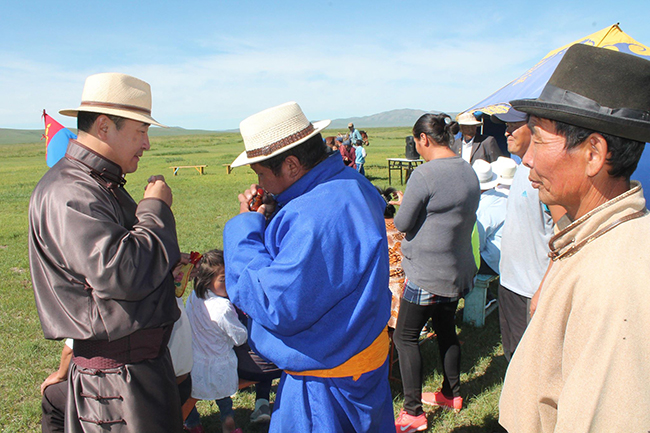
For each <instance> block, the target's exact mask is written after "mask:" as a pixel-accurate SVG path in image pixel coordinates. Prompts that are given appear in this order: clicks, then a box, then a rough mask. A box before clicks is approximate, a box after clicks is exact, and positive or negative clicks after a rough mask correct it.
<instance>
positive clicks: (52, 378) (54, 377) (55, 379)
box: [41, 371, 67, 395]
mask: <svg viewBox="0 0 650 433" xmlns="http://www.w3.org/2000/svg"><path fill="white" fill-rule="evenodd" d="M66 379H67V377H66V376H61V375H60V374H59V372H58V371H55V372H54V373H52V374H50V375H49V376H47V379H45V380H44V381H43V383H41V395H43V393H44V392H45V388H47V387H48V386H50V385H54V384H55V383H60V382H63V381H64V380H66Z"/></svg>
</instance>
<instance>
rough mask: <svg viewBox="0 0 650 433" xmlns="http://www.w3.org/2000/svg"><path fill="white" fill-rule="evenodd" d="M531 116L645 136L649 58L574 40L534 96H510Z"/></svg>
mask: <svg viewBox="0 0 650 433" xmlns="http://www.w3.org/2000/svg"><path fill="white" fill-rule="evenodd" d="M510 104H511V105H512V106H513V107H514V108H515V109H517V110H520V111H523V112H526V113H529V114H531V115H533V116H537V117H541V118H546V119H550V120H555V121H560V122H564V123H568V124H570V125H574V126H578V127H582V128H586V129H590V130H593V131H596V132H600V133H604V134H610V135H614V136H617V137H622V138H626V139H629V140H634V141H640V142H648V141H650V61H648V60H646V59H644V58H641V57H638V56H635V55H632V54H625V53H621V52H618V51H615V50H612V49H607V48H599V47H593V46H590V45H585V44H574V45H572V46H571V47H569V49H567V51H566V53H565V54H564V57H562V60H561V61H560V63H559V64H558V66H557V68H556V69H555V72H553V75H552V76H551V78H550V79H549V81H548V83H547V84H546V86H544V90H542V93H541V94H540V95H539V97H538V98H536V99H517V100H514V101H510Z"/></svg>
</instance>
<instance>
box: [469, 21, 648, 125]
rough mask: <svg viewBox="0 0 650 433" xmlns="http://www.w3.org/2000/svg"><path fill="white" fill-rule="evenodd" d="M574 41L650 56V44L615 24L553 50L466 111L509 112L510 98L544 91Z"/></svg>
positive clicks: (525, 96) (522, 97)
mask: <svg viewBox="0 0 650 433" xmlns="http://www.w3.org/2000/svg"><path fill="white" fill-rule="evenodd" d="M574 44H588V45H593V46H596V47H602V48H608V49H610V50H617V51H620V52H623V53H628V54H634V55H636V56H639V57H643V58H645V59H647V60H650V48H649V47H647V46H645V45H643V44H641V43H640V42H637V41H636V40H634V39H633V38H631V37H630V36H629V35H628V34H627V33H625V32H623V30H621V28H620V27H619V26H618V24H614V25H612V26H609V27H607V28H605V29H603V30H600V31H598V32H596V33H593V34H591V35H589V36H587V37H584V38H582V39H578V40H577V41H574V42H572V43H570V44H567V45H564V46H563V47H560V48H558V49H556V50H553V51H551V52H550V53H548V54H547V55H546V56H544V58H543V59H542V60H540V61H539V62H538V63H537V64H536V65H535V66H533V67H532V68H530V69H529V70H527V71H526V72H525V73H524V74H522V75H521V76H520V77H519V78H517V79H515V80H513V81H511V82H510V83H508V84H506V85H505V86H503V87H502V88H501V89H499V90H497V91H496V92H494V93H493V94H492V95H490V96H488V97H487V98H485V99H484V100H482V101H481V102H479V103H478V104H476V105H474V106H472V107H471V108H469V109H467V110H465V111H464V112H467V111H471V112H476V111H481V112H483V113H485V114H488V115H491V114H497V113H505V112H507V111H508V110H509V109H510V104H509V103H508V101H512V100H514V99H524V98H537V97H538V96H539V95H540V94H541V93H542V90H543V89H544V86H545V85H546V83H547V82H548V80H549V79H550V78H551V75H553V72H554V71H555V68H556V67H557V65H558V64H559V63H560V60H562V57H564V53H565V52H566V50H567V49H568V48H569V47H570V46H571V45H574Z"/></svg>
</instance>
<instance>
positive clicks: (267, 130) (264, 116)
mask: <svg viewBox="0 0 650 433" xmlns="http://www.w3.org/2000/svg"><path fill="white" fill-rule="evenodd" d="M310 126H312V124H311V122H310V121H309V120H308V119H307V117H306V116H305V114H304V113H303V112H302V109H301V108H300V106H299V105H298V104H297V103H296V102H286V103H284V104H282V105H278V106H276V107H271V108H267V109H266V110H263V111H260V112H259V113H256V114H253V115H252V116H250V117H247V118H246V119H244V120H242V121H241V122H240V124H239V131H240V132H241V136H242V138H243V139H244V147H245V148H246V150H247V151H251V150H255V149H259V148H262V147H266V146H270V145H272V144H274V143H277V142H279V141H281V140H283V139H290V138H291V137H292V136H294V135H295V134H299V133H300V132H301V131H305V130H308V129H309V128H310ZM288 141H290V140H288ZM287 144H290V143H287Z"/></svg>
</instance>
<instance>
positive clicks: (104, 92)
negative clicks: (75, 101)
mask: <svg viewBox="0 0 650 433" xmlns="http://www.w3.org/2000/svg"><path fill="white" fill-rule="evenodd" d="M88 102H98V103H105V104H116V105H130V106H133V107H138V108H142V109H145V110H147V111H149V112H151V86H149V84H148V83H146V82H145V81H142V80H140V79H138V78H135V77H132V76H130V75H126V74H120V73H117V72H105V73H101V74H95V75H91V76H89V77H88V78H86V82H85V84H84V89H83V92H82V94H81V103H82V104H84V103H88Z"/></svg>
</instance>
